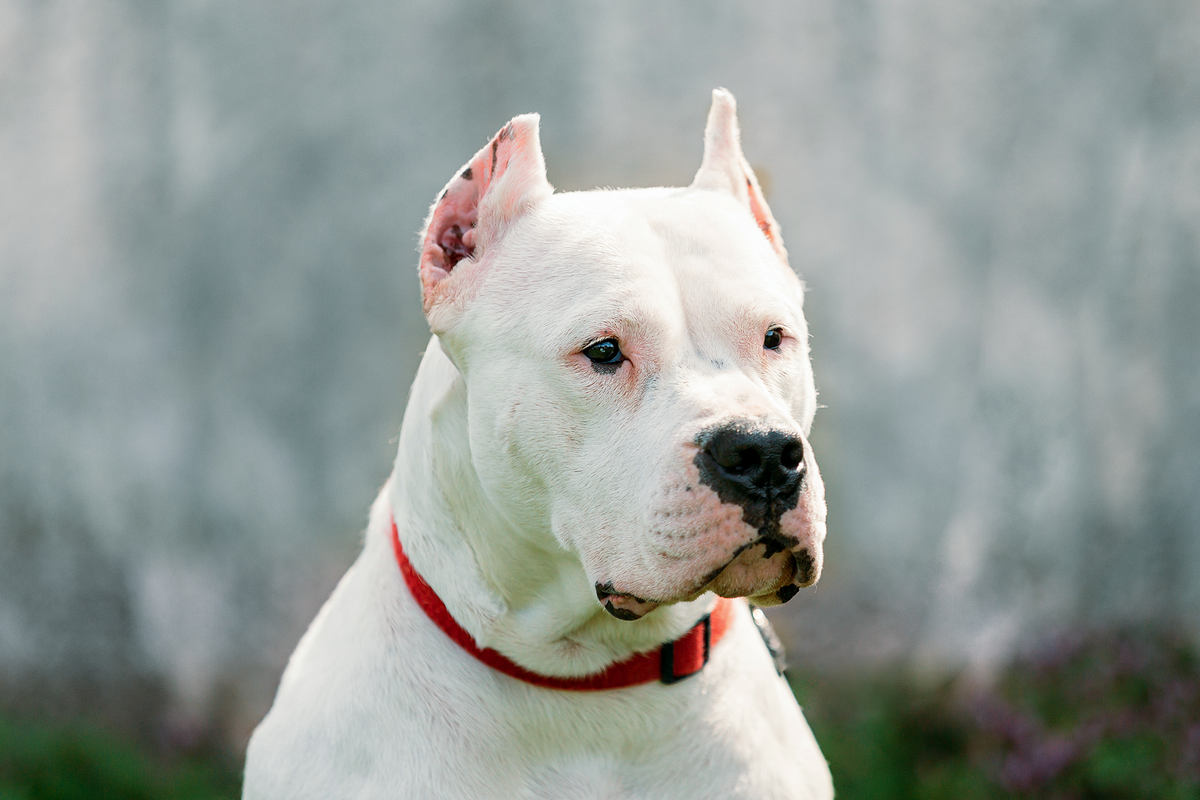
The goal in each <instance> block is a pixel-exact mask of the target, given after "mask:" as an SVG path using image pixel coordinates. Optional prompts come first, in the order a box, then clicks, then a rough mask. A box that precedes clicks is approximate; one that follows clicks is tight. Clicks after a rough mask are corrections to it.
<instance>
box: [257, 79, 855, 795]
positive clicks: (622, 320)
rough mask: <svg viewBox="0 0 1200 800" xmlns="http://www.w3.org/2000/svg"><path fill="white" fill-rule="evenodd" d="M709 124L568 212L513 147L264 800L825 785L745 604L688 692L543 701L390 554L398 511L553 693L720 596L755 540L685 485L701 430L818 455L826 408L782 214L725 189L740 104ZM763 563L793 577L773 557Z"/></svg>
mask: <svg viewBox="0 0 1200 800" xmlns="http://www.w3.org/2000/svg"><path fill="white" fill-rule="evenodd" d="M722 115H723V116H722ZM714 118H716V122H714ZM519 119H523V120H525V122H524V123H522V124H524V125H526V128H525V129H523V131H522V136H523V137H524V138H522V139H520V141H519V143H518V147H524V148H529V147H533V148H536V147H537V137H536V119H535V118H519ZM529 120H532V123H530V122H529ZM529 124H532V126H533V127H532V134H530V131H529V128H528V125H529ZM714 125H716V126H718V128H719V129H718V130H717V131H716V132H715V133H714V131H713V127H714ZM730 126H732V128H730ZM709 127H710V130H709V132H708V134H707V137H706V140H707V142H708V147H707V152H706V159H705V165H704V167H702V169H701V173H700V174H699V175H698V176H697V181H696V183H695V184H694V185H693V186H692V187H689V188H687V189H644V190H621V191H597V192H586V193H571V194H550V193H549V191H547V188H548V187H549V184H548V183H544V180H545V179H544V174H542V172H539V171H544V166H542V161H541V154H540V149H539V150H537V153H536V157H534V156H533V155H532V154H530V153H524V154H522V152H521V151H520V150H518V151H517V153H516V155H514V156H513V158H512V160H511V161H510V162H509V165H510V166H509V169H510V172H509V173H506V174H505V176H504V178H503V183H504V186H499V187H493V188H494V193H493V194H492V195H485V202H489V203H491V204H492V205H493V207H499V208H505V209H513V212H512V213H511V214H508V215H507V216H505V218H504V219H503V221H502V222H503V229H502V230H501V229H500V228H496V229H493V230H488V229H484V230H481V231H480V233H479V240H480V241H486V242H487V246H486V252H484V251H483V248H482V247H481V248H480V251H478V252H476V253H475V254H474V256H473V257H471V258H468V259H466V260H464V261H461V262H459V263H458V264H457V265H452V264H451V265H449V268H447V269H444V270H441V269H436V268H432V269H429V270H427V271H425V272H423V277H424V276H425V275H432V276H433V277H432V278H430V279H428V280H426V284H425V291H426V301H427V313H428V314H429V316H430V319H431V322H432V323H433V324H434V328H435V330H437V331H438V336H436V337H435V338H434V339H433V340H432V341H431V342H430V345H429V348H428V350H427V351H426V354H425V358H424V360H423V361H422V364H421V367H420V370H419V372H418V374H417V378H416V381H415V383H414V386H413V392H412V396H411V398H410V401H409V405H408V409H407V411H406V413H405V417H404V424H403V428H402V431H401V435H400V447H399V453H398V455H397V458H396V464H395V470H394V472H393V473H392V476H391V478H390V479H389V481H388V483H387V484H386V485H385V487H384V489H383V491H382V492H381V494H380V496H379V499H378V500H377V501H376V503H375V505H374V507H373V508H372V512H371V521H370V524H369V527H368V530H367V536H366V543H365V546H364V548H363V552H362V554H361V555H360V557H359V559H358V561H357V562H356V563H355V564H354V566H353V567H352V568H351V569H350V571H349V572H348V573H347V574H346V576H345V577H344V578H343V579H342V581H341V583H340V584H339V585H338V587H337V589H336V590H335V592H334V594H333V596H332V597H331V598H330V600H329V601H328V602H327V603H326V605H325V607H324V608H323V609H322V610H321V612H320V614H319V615H318V616H317V618H316V620H315V621H314V622H313V624H312V626H311V627H310V629H309V631H308V632H307V633H306V634H305V636H304V638H303V639H302V640H301V642H300V645H299V646H298V647H297V649H296V652H295V654H294V655H293V656H292V659H291V661H290V663H289V665H288V668H287V670H286V671H285V673H284V676H283V679H282V682H281V684H280V687H279V693H278V696H277V697H276V700H275V703H274V705H273V706H272V709H271V711H270V713H269V714H268V715H267V717H266V719H264V720H263V722H262V724H261V725H260V726H259V727H258V729H257V730H256V731H255V734H254V736H253V738H252V740H251V743H250V748H249V751H248V753H247V765H246V781H245V789H244V796H245V797H246V798H253V799H256V800H258V799H265V798H293V799H294V798H309V797H311V798H323V799H325V798H341V797H345V798H350V797H354V798H385V797H386V798H543V797H545V798H550V797H553V798H675V797H678V798H733V797H742V798H827V797H831V796H832V787H831V784H830V778H829V772H828V769H827V767H826V765H825V762H824V759H823V758H822V757H821V754H820V751H819V750H818V748H817V745H816V743H815V741H814V740H813V737H812V734H811V733H810V731H809V729H808V726H807V724H806V723H805V721H804V717H803V715H802V714H801V712H800V709H799V707H798V706H797V705H796V702H795V700H794V699H793V697H792V695H791V693H790V691H789V689H788V686H787V684H786V682H785V681H784V680H783V679H782V678H780V677H779V676H778V675H777V674H776V673H775V671H774V668H773V666H772V663H771V660H770V657H769V655H768V653H767V651H766V648H765V647H764V645H763V642H762V640H761V638H760V637H759V635H758V633H757V631H756V629H755V628H754V626H753V623H752V622H751V620H750V617H749V612H748V609H747V607H746V604H745V602H744V601H741V600H739V601H736V603H737V611H736V614H735V619H734V622H733V624H732V625H731V628H730V630H729V632H728V634H727V635H726V637H725V638H724V639H723V640H722V641H721V642H720V643H719V644H718V645H717V646H716V647H714V648H713V652H712V658H711V660H710V661H709V663H708V665H707V666H706V667H705V668H704V669H703V670H702V671H701V672H699V673H698V674H696V675H694V676H692V677H690V678H687V679H685V680H683V681H681V682H679V683H677V684H674V685H671V686H665V685H662V684H659V683H651V684H646V685H642V686H638V687H633V688H628V689H622V690H609V691H598V692H568V691H556V690H551V689H543V688H538V687H535V686H531V685H528V684H525V683H522V682H520V681H517V680H515V679H513V678H510V677H508V676H506V675H503V674H501V673H498V672H495V671H493V670H492V669H490V668H489V667H487V666H485V665H484V664H482V663H481V662H479V661H477V660H475V659H474V658H472V657H471V656H470V655H468V654H467V653H466V652H465V651H463V650H462V649H461V648H459V646H458V645H456V644H455V643H453V642H452V641H451V640H450V639H448V638H447V637H446V636H445V635H444V634H443V633H442V632H441V631H440V630H439V629H438V628H437V627H436V626H435V625H434V623H433V622H432V621H431V620H430V619H429V618H428V617H427V616H426V615H425V613H424V612H423V611H422V610H421V609H420V607H419V606H417V605H416V604H415V601H414V600H413V599H412V597H411V596H410V595H409V593H408V591H407V589H406V588H405V586H404V583H403V580H402V578H401V576H400V572H399V569H398V567H397V565H396V563H395V559H394V557H393V554H392V549H391V544H390V538H389V537H390V525H391V519H392V518H393V517H394V518H395V519H396V521H397V523H398V525H399V530H400V536H401V539H402V541H403V542H404V547H405V549H406V551H407V553H408V555H409V557H410V560H411V561H412V563H413V565H414V566H415V567H416V569H417V570H418V571H419V572H420V573H421V574H422V575H423V576H424V577H425V579H426V580H427V581H428V583H429V584H430V585H431V586H432V587H433V588H434V589H435V590H436V591H437V593H438V594H439V596H440V597H441V598H442V599H443V601H444V602H445V604H446V606H447V608H448V609H449V610H450V612H451V613H452V614H453V616H454V617H455V619H456V620H458V622H459V623H460V624H461V625H462V626H463V627H464V628H465V629H466V630H467V631H468V632H469V633H470V634H471V635H472V636H473V637H474V638H475V640H476V641H477V642H478V643H479V644H480V645H481V646H484V647H492V648H495V649H497V650H499V651H500V652H502V653H503V654H505V655H506V656H508V657H509V658H510V659H512V660H513V661H515V662H517V663H518V664H520V665H522V666H524V667H526V668H528V669H532V670H534V671H537V672H541V673H544V674H547V675H557V676H573V675H584V674H588V673H592V672H595V671H598V670H601V669H603V668H604V667H606V666H607V665H609V664H611V663H613V662H615V661H618V660H621V659H623V658H625V657H627V656H629V655H630V654H632V653H635V652H638V651H644V650H647V649H651V648H653V647H655V646H657V645H659V644H661V643H663V642H665V641H670V640H672V639H675V638H677V637H678V636H680V635H682V634H683V633H684V632H685V631H686V630H688V629H689V628H690V627H691V626H692V625H693V624H694V623H695V622H696V620H697V619H699V618H700V617H701V616H702V615H703V614H704V613H706V612H707V611H708V610H709V609H710V608H711V607H712V604H713V595H712V594H711V593H700V591H699V590H701V589H703V588H705V587H704V586H702V585H701V584H698V583H697V582H698V581H700V580H701V578H702V576H703V575H705V574H706V573H708V572H710V571H711V570H712V567H713V565H717V566H718V567H719V566H720V564H722V563H725V561H727V560H728V558H729V553H730V552H731V548H733V547H735V546H737V545H738V544H743V545H744V544H745V543H746V542H748V541H750V538H749V537H753V535H754V531H753V530H752V529H749V528H748V526H746V525H745V524H744V523H742V522H741V521H740V516H738V514H730V513H728V512H729V508H728V507H725V506H724V505H723V504H721V503H720V502H719V501H718V500H716V496H715V494H712V493H711V492H708V493H707V494H705V493H704V492H707V490H704V487H701V486H700V485H699V484H698V483H697V484H696V486H695V489H696V491H693V488H692V483H695V481H694V476H691V475H690V474H689V470H694V467H691V466H690V465H691V459H692V458H693V456H694V453H695V445H694V444H693V440H694V438H695V436H696V434H697V433H698V432H699V431H700V430H701V429H703V428H704V427H706V426H710V425H712V424H714V423H719V422H722V421H726V420H730V419H758V420H767V421H769V422H771V424H773V425H776V426H781V427H785V428H787V429H788V430H794V431H796V435H797V436H802V437H806V436H807V432H808V430H809V427H810V426H811V422H812V417H813V414H814V412H815V408H816V401H815V391H814V390H813V381H812V373H811V368H810V367H809V360H808V348H807V328H806V326H805V322H804V317H803V313H802V310H801V304H802V300H803V288H802V286H801V284H800V282H799V280H798V279H796V277H795V275H794V274H793V273H792V272H791V270H790V269H788V268H787V266H786V263H785V262H784V260H783V259H784V258H785V255H784V251H783V249H782V243H781V242H780V241H779V240H778V233H777V229H776V228H774V220H773V219H771V220H769V226H768V225H766V224H765V223H764V222H763V220H762V219H761V213H760V212H758V211H755V212H754V213H748V205H747V204H748V203H751V204H752V203H753V202H755V200H754V196H756V195H754V196H752V197H750V198H747V196H746V191H745V190H744V189H740V187H741V184H740V183H739V182H738V180H737V179H736V178H734V179H731V180H730V181H727V182H725V185H727V186H728V187H729V188H727V189H726V188H725V187H724V186H723V185H722V181H720V180H714V179H713V175H714V174H716V173H714V172H713V170H714V169H715V170H725V171H726V172H730V171H731V170H735V171H733V172H731V173H730V174H734V175H735V176H736V175H741V174H743V172H742V171H743V170H745V169H748V168H745V167H744V159H743V158H742V157H741V150H740V146H738V145H737V136H736V120H735V119H734V118H733V112H732V96H729V95H727V94H715V95H714V112H713V114H712V115H710V121H709ZM530 142H532V144H530ZM714 142H716V143H717V144H718V145H720V146H719V147H718V146H715V145H714ZM485 150H486V148H485ZM483 152H484V151H481V153H483ZM478 158H479V156H477V157H476V159H478ZM739 160H740V161H739ZM472 163H479V162H478V161H476V162H472ZM751 178H752V176H751ZM543 183H544V186H543ZM452 184H453V181H452ZM505 186H508V187H517V188H515V189H506V188H505ZM509 191H511V192H515V193H516V194H513V195H512V196H509V195H508V194H504V192H509ZM739 191H741V195H740V196H739V194H738V192H739ZM750 191H751V192H752V193H756V192H757V191H758V187H757V183H754V184H753V185H752V187H751V189H750ZM530 193H532V194H530ZM759 202H761V198H759ZM762 208H764V209H765V204H763V205H762ZM765 213H766V214H767V216H768V217H769V212H765ZM437 214H438V208H437V207H436V206H435V210H434V212H433V214H432V215H431V226H432V225H436V219H437ZM493 216H495V215H494V214H493ZM756 217H759V218H758V219H757V220H756ZM487 224H489V223H487V222H486V221H484V220H482V219H481V221H480V225H481V226H486V225H487ZM768 230H770V231H773V232H774V236H775V238H771V236H770V233H768V235H767V236H764V233H765V232H768ZM429 241H430V239H427V240H426V242H427V244H426V248H427V250H428V246H429V245H428V242H429ZM439 252H440V251H439ZM426 255H428V252H427V253H426ZM425 263H427V262H426V261H423V265H424V264H425ZM423 270H425V267H424V266H423ZM443 290H444V291H443ZM439 292H440V294H439ZM435 320H436V321H435ZM770 326H781V327H782V328H783V329H784V331H785V333H786V337H787V338H786V340H785V346H784V347H781V348H780V349H779V351H778V352H769V353H768V352H766V351H764V350H763V347H762V336H763V332H764V331H765V330H766V329H767V328H768V327H770ZM605 336H614V337H616V338H618V339H619V340H620V342H621V344H622V349H623V350H625V349H626V348H628V349H627V350H626V352H627V354H628V355H629V362H628V363H627V364H625V365H623V366H622V368H621V371H619V372H617V373H613V374H600V373H597V372H595V371H594V370H593V369H592V368H591V365H590V362H589V361H587V359H586V358H584V357H583V356H581V355H580V351H581V350H582V349H583V348H585V347H587V346H588V345H589V344H590V343H593V342H594V341H596V340H597V339H599V338H603V337H605ZM804 452H805V458H806V461H808V462H809V470H810V473H809V479H808V485H807V488H806V489H805V495H804V499H802V501H801V505H800V506H799V507H798V511H797V512H796V514H795V519H794V520H792V521H788V522H787V525H791V526H792V528H793V529H794V532H795V534H796V537H797V538H798V539H800V540H801V541H802V544H803V546H804V547H806V548H808V549H809V551H810V552H812V553H813V555H814V557H815V558H816V559H817V565H818V569H819V563H820V546H821V539H823V537H824V504H823V495H822V494H820V492H821V488H820V476H819V473H817V472H816V462H815V460H812V454H811V448H809V447H808V446H807V442H806V441H805V450H804ZM685 485H686V486H687V490H686V492H685V491H684V488H683V487H684V486H685ZM814 487H815V488H814ZM701 490H703V491H701ZM801 512H803V513H801ZM789 513H791V512H789ZM785 516H786V515H785ZM801 517H803V519H801ZM723 559H724V560H723ZM763 563H764V564H767V562H765V561H764V562H763ZM755 569H756V570H759V571H760V572H761V573H762V576H761V582H762V583H763V585H764V586H768V585H769V586H774V585H775V584H774V583H771V581H777V578H778V576H776V575H775V574H774V573H772V572H771V570H772V569H773V568H772V567H770V565H767V566H762V567H761V568H760V567H758V566H755ZM754 579H755V580H760V578H759V576H758V572H755V573H754ZM606 582H611V583H613V584H614V585H615V586H617V587H618V588H619V589H620V590H621V591H623V592H629V593H630V594H636V595H639V596H641V597H652V598H655V599H656V600H660V601H661V602H662V603H663V604H662V605H661V606H660V607H658V608H657V609H656V610H653V611H651V612H650V613H648V614H646V616H644V617H643V618H641V619H639V620H636V621H623V620H618V619H614V618H613V617H611V616H609V615H608V614H607V613H605V611H604V610H603V609H602V608H601V606H600V605H599V604H598V602H597V599H596V593H595V584H596V583H606ZM718 584H719V581H718ZM714 585H716V584H714ZM747 593H750V592H747ZM697 595H698V596H697Z"/></svg>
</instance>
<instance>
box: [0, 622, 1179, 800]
mask: <svg viewBox="0 0 1200 800" xmlns="http://www.w3.org/2000/svg"><path fill="white" fill-rule="evenodd" d="M789 678H790V680H791V681H792V686H793V688H794V689H795V691H796V695H797V697H798V698H799V699H800V702H801V704H802V705H803V706H804V709H805V714H806V715H807V717H808V721H809V723H810V724H811V725H812V727H813V731H814V732H815V733H816V736H817V740H818V741H819V742H820V744H821V748H822V750H823V751H824V753H825V756H826V758H828V759H829V763H830V767H831V769H832V770H833V777H834V785H835V786H836V788H837V796H838V798H839V800H951V799H953V800H993V799H994V798H1013V797H1017V798H1029V799H1030V800H1126V799H1128V800H1138V799H1140V798H1161V799H1162V800H1200V659H1198V658H1197V654H1196V652H1195V650H1194V649H1193V648H1190V647H1189V646H1187V645H1186V644H1185V643H1184V642H1183V641H1182V640H1179V639H1176V638H1174V637H1171V636H1168V635H1163V634H1152V633H1147V632H1144V631H1141V632H1136V631H1123V632H1115V633H1114V632H1108V633H1088V634H1085V633H1079V632H1070V633H1063V634H1059V635H1056V636H1053V637H1050V638H1047V639H1046V640H1044V641H1042V642H1041V643H1040V644H1039V645H1038V646H1036V647H1034V648H1031V649H1029V650H1028V651H1026V652H1024V653H1023V654H1022V655H1021V656H1019V657H1018V658H1017V659H1015V660H1014V661H1013V663H1011V664H1010V665H1008V666H1007V667H1006V668H1005V669H1004V670H1003V671H1002V672H1001V673H1000V674H999V675H998V676H997V678H996V680H995V681H993V682H992V683H991V684H990V685H989V686H988V687H987V688H978V687H974V688H973V687H972V684H971V682H970V681H967V680H966V679H958V680H953V681H947V682H943V683H940V684H937V685H934V686H929V685H925V684H922V683H921V682H919V681H916V680H913V679H912V678H910V677H908V676H906V675H905V674H903V673H895V674H893V675H890V676H879V675H877V676H873V677H869V678H862V677H857V678H837V677H832V676H828V675H800V674H798V673H797V674H792V673H789ZM149 749H151V750H152V749H154V748H149ZM238 786H239V775H238V774H237V770H236V768H234V767H233V766H232V765H231V764H230V763H229V762H228V761H227V760H225V759H223V758H222V757H221V756H220V755H219V754H217V753H216V751H211V752H207V754H206V753H205V752H204V751H197V752H193V753H190V754H188V755H186V756H175V757H171V758H167V757H164V756H150V755H147V749H145V748H139V747H138V746H136V745H134V744H133V743H132V742H130V741H128V740H125V739H122V738H120V737H116V736H113V735H111V734H108V733H105V732H103V731H102V730H100V729H97V728H93V727H89V726H86V725H83V724H79V723H73V724H61V723H60V724H50V723H40V722H37V723H35V722H28V721H19V720H17V719H13V718H8V719H5V718H0V800H108V798H112V799H113V800H201V799H202V798H203V800H217V799H218V798H234V797H237V796H238V793H239V792H238Z"/></svg>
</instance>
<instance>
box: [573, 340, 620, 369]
mask: <svg viewBox="0 0 1200 800" xmlns="http://www.w3.org/2000/svg"><path fill="white" fill-rule="evenodd" d="M583 354H584V355H585V356H587V357H588V358H589V359H591V361H592V363H593V364H612V365H616V364H620V363H621V362H622V361H624V360H625V354H624V353H622V352H621V345H619V344H617V340H616V339H603V340H601V341H599V342H596V343H595V344H594V345H591V346H590V347H588V348H586V349H585V350H584V351H583Z"/></svg>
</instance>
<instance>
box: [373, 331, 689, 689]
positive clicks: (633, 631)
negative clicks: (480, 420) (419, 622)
mask: <svg viewBox="0 0 1200 800" xmlns="http://www.w3.org/2000/svg"><path fill="white" fill-rule="evenodd" d="M390 492H391V506H392V508H391V511H392V513H393V515H394V516H395V519H396V523H397V526H398V528H399V532H400V537H401V540H402V541H403V544H404V548H405V551H406V552H407V553H408V556H409V558H410V560H411V561H412V564H413V566H414V567H415V568H416V570H417V571H418V572H419V573H420V574H421V575H422V577H423V578H424V579H425V581H426V582H428V584H429V585H430V586H431V587H432V588H433V590H434V591H435V592H436V593H437V594H438V596H439V597H440V598H441V599H442V601H443V602H444V603H445V605H446V608H447V609H448V610H449V611H450V613H451V615H452V616H453V617H454V619H455V620H456V621H457V622H458V624H459V625H461V626H462V627H463V628H464V629H465V630H466V631H467V632H468V633H469V634H470V635H471V636H472V638H474V639H475V641H476V643H477V644H479V646H481V647H490V648H493V649H495V650H497V651H499V652H501V653H503V654H504V655H505V656H507V657H508V658H510V659H512V660H513V661H514V662H516V663H517V664H519V665H520V666H522V667H524V668H526V669H529V670H532V671H534V672H538V673H541V674H544V675H552V676H562V677H574V676H580V675H587V674H591V673H594V672H597V671H599V670H602V669H604V668H605V667H607V666H608V665H609V664H612V663H614V662H617V661H621V660H623V659H625V658H627V657H628V656H629V655H630V654H632V653H634V652H640V651H644V650H648V649H650V648H653V647H655V646H657V645H659V644H662V643H664V642H668V641H672V640H674V639H676V638H678V637H679V636H681V635H682V634H683V633H684V632H685V631H687V630H688V629H689V628H691V627H692V626H693V625H694V624H695V623H696V621H697V620H699V619H700V618H701V617H703V616H704V614H706V613H707V612H708V611H709V610H710V609H711V607H712V605H713V598H712V597H711V596H704V597H701V598H699V599H698V600H696V601H693V602H691V603H680V604H677V605H674V606H667V607H663V608H659V609H657V610H655V611H653V612H651V613H650V614H647V615H646V616H645V617H644V618H642V619H640V620H636V621H623V620H617V619H614V618H613V617H611V616H610V615H609V614H607V613H606V612H605V611H604V610H603V609H602V608H601V606H600V604H599V603H598V602H597V600H596V595H595V588H594V586H593V584H592V582H591V581H590V580H589V578H588V576H587V574H586V573H585V571H584V569H583V566H582V564H580V562H579V559H578V557H577V556H576V555H575V554H574V553H571V552H568V551H567V550H565V549H563V548H562V547H561V546H560V545H559V544H558V542H557V541H556V540H555V539H554V538H553V536H552V535H550V534H549V532H548V530H547V529H545V528H543V529H542V530H529V529H522V528H520V527H518V526H517V525H514V524H513V523H511V522H510V521H508V520H507V519H506V518H505V516H504V514H503V513H502V512H501V511H500V510H499V509H498V508H496V506H495V505H494V504H493V503H491V502H490V501H489V500H488V498H487V495H486V493H485V491H484V489H483V486H482V485H481V483H480V480H479V476H478V475H477V474H476V472H475V468H474V463H473V460H472V458H471V451H470V441H469V436H468V425H467V394H466V385H465V382H464V380H463V377H462V375H461V374H460V373H459V372H458V370H457V369H456V368H455V367H454V365H453V364H452V363H451V362H450V359H449V358H448V357H447V356H446V354H445V353H444V352H443V351H442V349H441V346H440V344H439V342H438V340H437V338H436V337H435V338H434V339H432V340H431V341H430V344H429V347H428V349H427V350H426V352H425V357H424V358H423V359H422V361H421V366H420V368H419V370H418V371H417V377H416V379H415V381H414V383H413V389H412V395H411V397H410V398H409V404H408V409H407V411H406V412H405V415H404V423H403V426H402V428H401V432H400V447H399V453H398V455H397V458H396V466H395V470H394V472H393V475H392V479H391V481H390ZM379 527H380V526H378V525H375V526H373V529H374V528H379ZM375 532H376V533H380V531H378V530H377V531H375ZM376 552H377V553H380V554H388V553H390V547H388V548H376Z"/></svg>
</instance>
